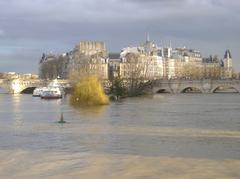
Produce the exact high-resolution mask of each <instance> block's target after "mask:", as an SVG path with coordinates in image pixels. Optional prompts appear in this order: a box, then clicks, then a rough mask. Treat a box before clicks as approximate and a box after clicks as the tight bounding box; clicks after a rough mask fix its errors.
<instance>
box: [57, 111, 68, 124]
mask: <svg viewBox="0 0 240 179" xmlns="http://www.w3.org/2000/svg"><path fill="white" fill-rule="evenodd" d="M58 123H60V124H64V123H66V121H64V118H63V113H61V117H60V120H59V121H58Z"/></svg>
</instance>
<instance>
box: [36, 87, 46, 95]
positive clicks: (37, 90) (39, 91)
mask: <svg viewBox="0 0 240 179" xmlns="http://www.w3.org/2000/svg"><path fill="white" fill-rule="evenodd" d="M46 89H47V87H40V88H35V89H34V90H33V97H41V94H42V92H43V91H44V90H46Z"/></svg>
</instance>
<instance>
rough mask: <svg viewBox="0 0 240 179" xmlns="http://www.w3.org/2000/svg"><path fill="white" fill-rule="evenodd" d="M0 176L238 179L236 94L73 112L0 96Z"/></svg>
mask: <svg viewBox="0 0 240 179" xmlns="http://www.w3.org/2000/svg"><path fill="white" fill-rule="evenodd" d="M61 112H62V113H63V115H64V120H65V121H66V122H67V123H65V124H59V123H57V121H58V120H59V119H60V116H61ZM0 178H4V179H5V178H24V179H25V178H26V179H32V178H56V179H58V178H60V179H61V178H62V179H65V178H68V179H69V178H74V179H75V178H91V179H92V178H93V179H94V178H104V179H105V178H114V179H115V178H184V179H185V178H240V95H239V94H234V93H233V94H208V95H203V94H179V95H169V94H159V95H155V96H153V97H141V98H129V99H125V100H123V101H121V102H112V103H111V104H110V105H108V106H102V107H92V108H80V109H77V108H74V107H72V106H70V105H69V102H68V98H65V99H62V100H52V101H45V100H41V99H39V98H33V97H31V95H7V94H0Z"/></svg>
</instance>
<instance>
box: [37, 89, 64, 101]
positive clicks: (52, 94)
mask: <svg viewBox="0 0 240 179" xmlns="http://www.w3.org/2000/svg"><path fill="white" fill-rule="evenodd" d="M62 97H63V93H62V91H61V89H60V88H58V87H48V88H47V89H46V90H44V91H42V93H41V98H42V99H60V98H62Z"/></svg>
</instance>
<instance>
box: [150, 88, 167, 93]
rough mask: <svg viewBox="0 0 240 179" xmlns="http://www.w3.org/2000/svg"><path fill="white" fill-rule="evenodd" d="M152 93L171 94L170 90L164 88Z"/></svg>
mask: <svg viewBox="0 0 240 179" xmlns="http://www.w3.org/2000/svg"><path fill="white" fill-rule="evenodd" d="M154 93H155V94H156V93H171V90H169V89H166V88H159V89H155V91H154Z"/></svg>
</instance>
